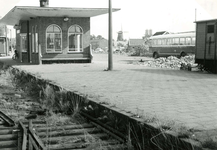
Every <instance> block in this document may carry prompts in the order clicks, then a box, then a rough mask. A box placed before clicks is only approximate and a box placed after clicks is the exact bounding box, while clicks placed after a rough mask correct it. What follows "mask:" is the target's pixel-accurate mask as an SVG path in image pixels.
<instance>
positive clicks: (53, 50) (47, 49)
mask: <svg viewBox="0 0 217 150" xmlns="http://www.w3.org/2000/svg"><path fill="white" fill-rule="evenodd" d="M52 26H55V27H57V28H58V29H59V31H60V32H54V31H53V32H48V29H49V28H50V27H52ZM57 33H59V37H60V42H61V44H60V50H56V48H55V46H54V48H53V49H49V48H48V45H47V42H48V41H47V38H48V34H52V35H53V39H54V40H55V35H56V34H57ZM62 36H63V34H62V29H61V28H60V26H58V25H57V24H50V25H49V26H48V27H47V28H46V44H45V45H46V53H62V44H63V42H62V41H63V38H62ZM53 44H54V45H55V42H53Z"/></svg>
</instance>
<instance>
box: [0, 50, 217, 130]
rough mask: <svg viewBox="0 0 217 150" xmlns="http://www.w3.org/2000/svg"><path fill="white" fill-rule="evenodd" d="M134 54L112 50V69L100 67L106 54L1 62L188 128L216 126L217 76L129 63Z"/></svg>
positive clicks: (101, 99) (4, 60)
mask: <svg viewBox="0 0 217 150" xmlns="http://www.w3.org/2000/svg"><path fill="white" fill-rule="evenodd" d="M136 59H138V60H139V59H140V58H131V57H127V56H119V55H114V70H113V71H104V70H105V69H106V68H107V66H108V65H107V55H105V54H101V55H100V54H97V55H95V56H94V61H93V63H90V64H51V65H50V64H49V65H25V64H23V65H22V64H16V62H15V61H13V60H11V59H6V58H5V59H2V58H1V59H0V61H3V62H6V63H7V64H11V65H14V66H15V67H17V68H20V69H22V70H26V71H28V72H31V73H34V74H37V75H40V76H41V77H42V78H46V79H49V80H53V81H55V82H56V83H58V84H60V85H62V86H63V87H65V88H67V89H70V90H72V91H78V92H80V93H83V94H87V95H88V96H89V97H93V98H94V99H95V100H96V101H98V100H100V101H105V102H108V103H111V104H113V105H115V106H116V107H119V108H121V109H124V110H127V111H131V112H134V113H139V114H140V115H144V116H145V115H150V116H155V117H159V118H162V119H167V120H173V121H176V122H179V123H183V124H184V125H186V126H187V127H189V128H196V129H203V130H211V129H217V75H215V74H208V73H203V72H190V71H184V70H171V69H161V68H151V67H145V66H140V65H133V64H129V62H132V61H133V60H136Z"/></svg>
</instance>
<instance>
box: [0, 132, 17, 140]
mask: <svg viewBox="0 0 217 150" xmlns="http://www.w3.org/2000/svg"><path fill="white" fill-rule="evenodd" d="M16 139H17V133H16V134H7V135H2V136H0V141H9V140H16Z"/></svg>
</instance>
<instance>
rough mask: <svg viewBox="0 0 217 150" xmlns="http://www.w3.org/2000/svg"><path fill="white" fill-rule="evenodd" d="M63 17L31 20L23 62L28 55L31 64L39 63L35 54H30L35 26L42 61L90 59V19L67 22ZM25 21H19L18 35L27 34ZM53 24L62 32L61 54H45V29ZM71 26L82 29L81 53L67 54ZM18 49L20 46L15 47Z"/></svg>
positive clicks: (18, 39)
mask: <svg viewBox="0 0 217 150" xmlns="http://www.w3.org/2000/svg"><path fill="white" fill-rule="evenodd" d="M63 19H64V18H63V17H38V18H33V19H31V20H30V21H29V33H30V34H29V36H30V37H29V39H30V41H29V43H30V45H29V49H30V51H27V53H23V55H24V57H23V59H24V60H23V61H24V62H25V61H28V60H26V56H28V55H29V57H30V60H29V61H32V63H39V61H38V57H39V55H37V53H36V52H35V53H32V46H31V41H32V40H31V39H32V37H31V36H32V34H31V32H32V27H35V26H37V32H38V44H39V45H40V47H41V54H42V60H43V59H59V58H61V59H64V58H67V59H73V58H76V59H79V58H90V18H89V17H86V18H85V17H83V18H69V20H68V21H67V22H65V21H64V20H63ZM27 24H28V23H27V21H21V26H22V27H21V30H20V33H27V31H28V28H27ZM52 24H55V25H57V26H59V27H60V28H61V31H62V53H46V29H47V27H48V26H49V25H52ZM72 25H79V26H80V27H81V28H82V29H83V51H82V52H70V53H68V48H69V47H68V29H69V28H70V26H72ZM17 41H18V43H20V37H19V36H18V38H17ZM17 48H20V44H18V45H17Z"/></svg>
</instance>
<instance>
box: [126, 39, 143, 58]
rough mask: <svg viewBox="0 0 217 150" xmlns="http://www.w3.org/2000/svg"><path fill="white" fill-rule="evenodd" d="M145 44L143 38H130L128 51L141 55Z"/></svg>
mask: <svg viewBox="0 0 217 150" xmlns="http://www.w3.org/2000/svg"><path fill="white" fill-rule="evenodd" d="M144 44H145V41H144V40H143V39H129V41H128V47H127V51H128V52H133V53H134V55H138V56H139V55H140V53H142V51H143V47H144Z"/></svg>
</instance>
